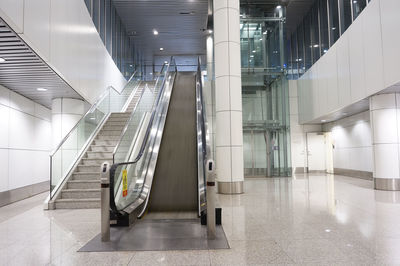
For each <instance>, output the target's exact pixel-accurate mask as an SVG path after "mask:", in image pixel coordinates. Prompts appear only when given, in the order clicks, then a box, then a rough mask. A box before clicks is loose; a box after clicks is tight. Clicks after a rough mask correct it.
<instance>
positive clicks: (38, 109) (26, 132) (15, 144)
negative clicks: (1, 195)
mask: <svg viewBox="0 0 400 266" xmlns="http://www.w3.org/2000/svg"><path fill="white" fill-rule="evenodd" d="M0 91H1V95H5V97H4V98H3V99H5V100H6V101H1V102H0V169H1V172H0V192H1V191H7V190H11V189H15V188H19V187H23V186H27V185H31V184H35V183H38V182H43V181H46V180H49V157H48V156H49V152H50V147H51V121H50V119H49V118H50V113H51V112H50V110H49V109H47V108H46V107H43V106H41V105H39V104H37V103H34V102H33V101H31V100H29V99H27V98H25V97H23V96H21V95H19V94H16V93H14V92H11V91H10V90H8V89H6V88H2V87H0ZM6 95H10V98H11V99H10V101H8V100H7V97H6ZM5 103H6V104H5Z"/></svg>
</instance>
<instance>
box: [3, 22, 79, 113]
mask: <svg viewBox="0 0 400 266" xmlns="http://www.w3.org/2000/svg"><path fill="white" fill-rule="evenodd" d="M0 58H3V59H5V60H6V61H5V62H1V63H0V85H3V86H4V87H7V88H8V89H10V90H12V91H15V92H17V93H18V94H21V95H23V96H25V97H27V98H29V99H31V100H32V101H34V102H37V103H39V104H41V105H44V106H46V107H48V108H50V109H51V102H52V99H54V98H61V97H68V98H75V99H82V100H83V98H82V97H81V96H80V95H79V94H78V93H77V92H75V91H74V90H73V89H72V88H71V87H70V86H69V85H68V84H67V83H66V82H65V81H64V80H63V79H62V78H60V77H59V76H58V75H57V74H56V73H55V72H54V71H53V70H52V69H51V68H50V67H49V66H48V65H47V64H46V63H45V62H44V61H43V60H42V59H41V58H40V57H39V56H38V55H37V54H35V53H34V52H33V51H32V49H31V48H30V47H29V46H28V45H27V44H26V43H24V41H23V40H22V39H21V38H20V37H19V36H18V35H17V34H16V33H15V32H14V31H12V30H11V28H10V27H8V25H7V24H6V23H5V22H4V21H3V20H1V19H0ZM37 88H43V89H46V91H38V90H37Z"/></svg>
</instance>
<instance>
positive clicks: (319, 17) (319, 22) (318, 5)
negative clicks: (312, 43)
mask: <svg viewBox="0 0 400 266" xmlns="http://www.w3.org/2000/svg"><path fill="white" fill-rule="evenodd" d="M319 10H320V1H318V2H317V11H318V37H319V41H318V43H319V44H318V45H319V57H320V58H321V56H322V53H321V47H322V41H321V14H320V13H319Z"/></svg>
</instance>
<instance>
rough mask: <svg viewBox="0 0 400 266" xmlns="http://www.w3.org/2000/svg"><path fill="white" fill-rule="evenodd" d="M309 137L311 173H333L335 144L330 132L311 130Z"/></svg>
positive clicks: (309, 166)
mask: <svg viewBox="0 0 400 266" xmlns="http://www.w3.org/2000/svg"><path fill="white" fill-rule="evenodd" d="M306 139H307V170H308V172H309V173H333V145H332V137H331V133H330V132H310V133H307V134H306Z"/></svg>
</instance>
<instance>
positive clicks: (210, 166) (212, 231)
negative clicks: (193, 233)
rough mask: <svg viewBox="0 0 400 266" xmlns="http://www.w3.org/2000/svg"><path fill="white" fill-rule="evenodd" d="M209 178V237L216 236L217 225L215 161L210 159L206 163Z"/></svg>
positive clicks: (213, 237) (207, 177)
mask: <svg viewBox="0 0 400 266" xmlns="http://www.w3.org/2000/svg"><path fill="white" fill-rule="evenodd" d="M206 173H207V176H206V179H207V192H206V195H207V234H208V239H215V238H216V225H215V193H216V191H215V175H216V174H215V163H214V161H213V160H208V161H207V163H206Z"/></svg>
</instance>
